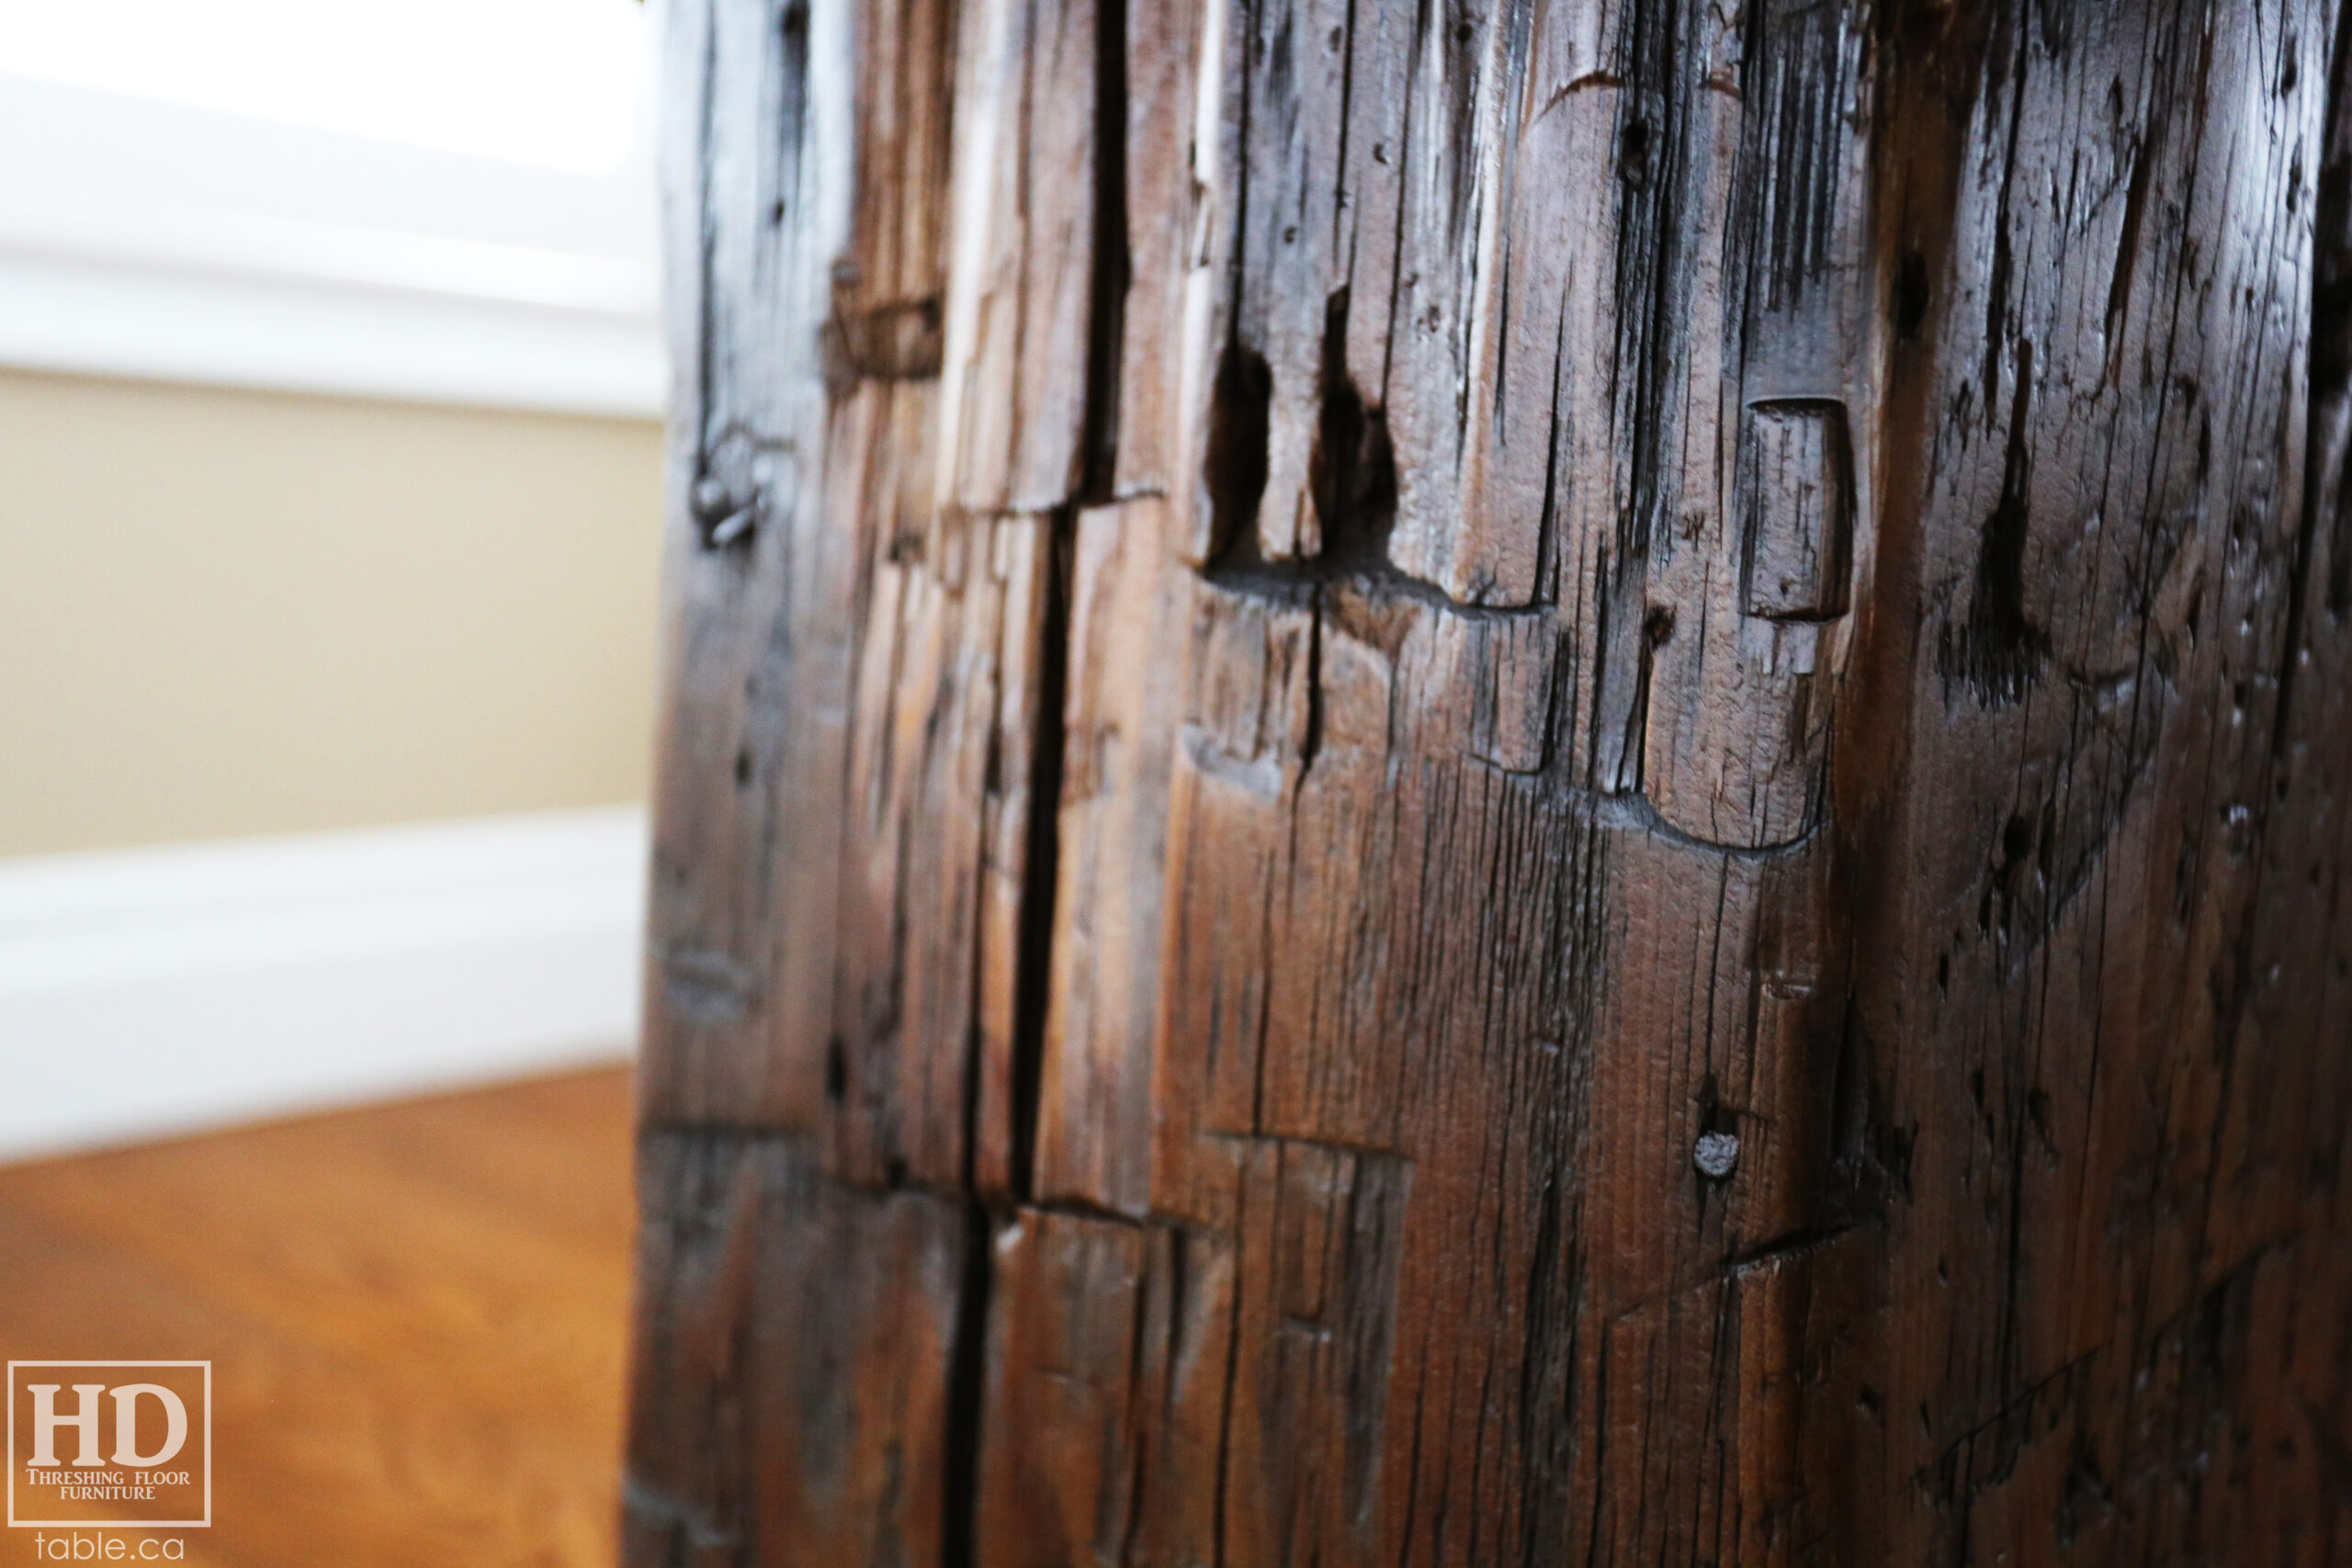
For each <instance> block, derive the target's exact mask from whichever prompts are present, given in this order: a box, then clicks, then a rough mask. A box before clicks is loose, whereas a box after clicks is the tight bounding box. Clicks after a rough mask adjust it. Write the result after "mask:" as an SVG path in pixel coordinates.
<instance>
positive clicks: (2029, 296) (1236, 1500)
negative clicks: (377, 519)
mask: <svg viewBox="0 0 2352 1568" xmlns="http://www.w3.org/2000/svg"><path fill="white" fill-rule="evenodd" d="M674 9H675V13H676V14H675V17H674V18H673V29H672V37H671V40H670V45H669V56H670V69H671V78H672V91H671V98H672V110H671V112H672V117H673V121H672V128H671V130H670V132H669V146H670V149H671V158H670V175H671V186H672V220H671V233H672V236H673V254H672V261H673V277H674V279H675V282H676V285H677V287H676V288H675V290H674V294H675V299H676V301H677V306H676V309H677V319H676V322H675V337H676V341H677V344H678V348H679V359H680V369H681V377H680V398H679V404H678V410H677V414H676V418H675V422H674V429H675V432H676V446H675V455H674V461H673V485H672V504H673V526H672V548H671V583H672V587H671V604H672V606H673V622H672V637H671V664H672V689H673V701H672V704H671V707H670V716H669V720H668V726H667V729H666V731H665V741H664V751H663V765H662V784H661V795H662V798H661V802H660V811H659V829H658V834H657V840H658V843H657V864H656V873H657V876H656V903H655V917H656V929H655V937H654V941H655V953H654V959H655V981H654V984H653V987H652V993H651V1000H650V1011H649V1024H650V1027H649V1046H648V1051H649V1060H648V1067H647V1071H646V1075H645V1086H646V1087H645V1099H644V1106H643V1110H644V1121H645V1133H644V1140H645V1141H644V1151H645V1156H644V1162H643V1189H644V1197H645V1203H646V1210H647V1215H646V1240H645V1243H644V1250H643V1255H642V1261H641V1266H640V1267H641V1285H640V1290H641V1302H640V1309H639V1339H638V1352H637V1364H638V1371H637V1409H638V1416H637V1420H636V1423H635V1426H634V1428H633V1438H632V1459H631V1472H632V1483H631V1489H630V1493H629V1505H628V1530H627V1537H628V1541H629V1552H630V1557H631V1561H632V1562H639V1563H645V1564H653V1563H673V1562H742V1563H749V1562H762V1563H787V1562H790V1563H799V1562H809V1563H827V1564H831V1563H843V1564H848V1563H866V1562H872V1563H884V1562H888V1563H903V1562H930V1561H933V1560H934V1559H935V1560H937V1561H939V1562H942V1563H944V1564H947V1565H948V1568H961V1565H964V1564H1006V1565H1013V1564H1019V1565H1023V1568H1033V1565H1040V1564H1046V1563H1078V1562H1087V1563H1104V1564H1110V1563H1119V1564H1136V1565H1143V1564H1167V1565H1170V1568H1181V1565H1191V1564H1211V1563H1216V1564H1229V1565H1232V1568H1257V1565H1260V1564H1268V1565H1272V1564H1282V1563H1296V1564H1302V1565H1303V1564H1308V1563H1316V1562H1320V1563H1325V1564H1340V1563H1365V1564H1371V1563H1375V1562H1376V1563H1380V1564H1384V1565H1388V1564H1393V1565H1397V1568H1418V1565H1432V1568H1434V1565H1438V1564H1485V1563H1502V1562H1510V1563H1531V1562H1544V1563H1552V1562H1587V1563H1620V1562H1623V1563H1635V1562H1641V1563H1648V1562H1675V1563H1701V1562H1704V1563H1713V1564H1727V1563H1731V1562H1764V1563H1781V1562H1786V1563H1798V1562H1803V1563H1832V1564H1834V1563H1841V1562H1850V1563H1857V1564H1867V1563H1879V1562H1906V1563H1907V1562H1950V1563H1991V1562H2052V1563H2059V1562H2071V1563H2094V1562H2096V1563H2107V1562H2241V1561H2243V1562H2293V1563H2312V1564H2317V1563H2325V1562H2342V1561H2348V1560H2352V1481H2347V1478H2352V1329H2348V1328H2347V1326H2346V1325H2347V1322H2352V1197H2347V1196H2346V1181H2345V1179H2344V1176H2345V1173H2344V1169H2343V1164H2344V1158H2345V1156H2346V1125H2347V1117H2352V1053H2347V1039H2346V1030H2347V1024H2346V1020H2347V1018H2352V995H2347V991H2348V990H2352V928H2346V927H2344V926H2341V925H2339V924H2338V922H2337V920H2336V918H2335V908H2336V903H2337V899H2338V896H2339V893H2340V892H2341V891H2342V890H2343V889H2344V888H2345V887H2346V868H2347V863H2346V844H2345V842H2344V835H2345V833H2346V831H2347V828H2348V825H2347V823H2346V819H2345V816H2344V813H2343V808H2342V807H2341V806H2340V804H2339V796H2340V795H2341V794H2342V792H2343V790H2344V788H2345V787H2346V785H2345V784H2344V783H2343V781H2344V780H2345V778H2346V776H2347V775H2352V711H2347V709H2346V704H2347V702H2352V699H2347V698H2346V696H2345V695H2344V694H2345V692H2346V687H2347V678H2352V668H2346V666H2347V664H2352V637H2347V636H2346V626H2345V624H2344V621H2345V616H2346V614H2347V612H2352V589H2347V588H2346V584H2347V583H2352V565H2347V564H2346V563H2352V531H2347V530H2346V525H2344V524H2343V523H2342V521H2341V519H2342V518H2343V516H2344V515H2345V514H2346V512H2347V510H2352V503H2348V502H2347V497H2346V493H2345V491H2346V484H2347V483H2348V482H2352V481H2347V479H2346V474H2347V472H2352V306H2347V304H2346V291H2347V290H2352V63H2347V60H2348V59H2352V45H2347V44H2346V42H2345V41H2344V39H2343V38H2342V36H2341V32H2342V29H2341V28H2340V26H2339V18H2338V17H2337V15H2336V11H2335V6H2332V5H2330V4H2328V3H2327V0H2266V3H2256V0H2131V3H2129V4H2122V5H2115V6H2069V5H2064V4H2059V3H2056V0H1986V3H1985V4H1983V5H1965V4H1961V5H1938V4H1932V3H1929V0H1875V3H1873V0H1748V3H1747V4H1746V5H1744V6H1720V5H1716V4H1712V3H1708V0H1578V3H1566V0H1558V3H1555V0H1510V3H1507V4H1501V5H1498V6H1487V7H1473V6H1464V5H1456V4H1450V3H1449V4H1442V5H1441V4H1430V5H1427V6H1406V5H1369V4H1362V3H1356V0H887V3H884V4H879V5H869V6H856V5H851V4H849V3H848V0H684V3H682V4H681V5H680V6H677V7H675V8H674Z"/></svg>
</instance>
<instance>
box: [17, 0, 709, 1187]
mask: <svg viewBox="0 0 2352 1568" xmlns="http://www.w3.org/2000/svg"><path fill="white" fill-rule="evenodd" d="M655 19H656V18H655V17H651V16H649V14H648V12H647V10H646V8H645V7H643V6H640V5H639V4H638V3H637V0H401V4H399V5H390V4H377V3H372V0H206V4H204V5H201V6H191V5H188V4H186V0H74V4H71V5H58V4H55V3H54V0H0V1086H5V1092H0V1161H6V1160H21V1159H25V1158H28V1157H32V1156H40V1155H50V1154H55V1153H59V1152H63V1151H69V1150H74V1149H81V1148H87V1147H95V1146H103V1145H111V1144H117V1143H121V1142H124V1141H127V1140H131V1139H137V1138H144V1137H151V1136H154V1135H158V1134H170V1133H181V1132H187V1131H191V1130H197V1129H201V1128H206V1127H213V1126H220V1125H227V1124H232V1123H235V1122H241V1121H244V1120H249V1119H251V1118H254V1117H256V1116H264V1115H272V1114H279V1113H284V1112H287V1111H300V1110H305V1109H311V1108H316V1107H322V1106H331V1105H337V1104H344V1103H350V1102H355V1101H358V1100H368V1099H373V1098H379V1097H382V1096H385V1095H390V1094H399V1093H408V1092H414V1091H418V1090H423V1089H435V1088H445V1087H448V1086H452V1085H459V1084H465V1083H470V1082H478V1081H486V1080H490V1079H494V1078H498V1077H511V1076H513V1075H515V1074H517V1073H521V1072H526V1071H530V1070H534V1069H537V1068H546V1067H552V1066H566V1065H571V1064H577V1063H583V1062H594V1061H598V1060H616V1059H618V1058H619V1057H620V1055H622V1054H623V1053H625V1052H626V1050H627V1049H628V1043H629V1036H630V1033H631V1032H632V1030H633V1028H634V1026H635V1015H636V986H637V978H636V973H637V971H636V964H637V951H638V945H639V942H638V919H639V914H638V906H639V897H640V888H641V880H642V862H643V858H644V848H643V842H644V825H643V812H642V807H641V802H642V800H643V797H644V794H645V788H646V782H647V776H648V772H649V759H650V746H651V736H652V723H653V720H652V688H653V666H654V643H655V627H656V607H655V601H656V575H657V571H656V562H657V547H658V533H659V511H660V485H661V432H660V425H659V419H660V414H661V410H662V400H663V390H664V379H665V376H666V371H665V369H664V366H663V359H662V344H661V337H660V333H659V328H658V323H657V319H656V318H657V299H658V292H659V291H658V276H657V267H656V265H655V249H656V247H655V239H654V235H655V222H654V216H655V199H654V193H653V185H652V177H651V158H650V141H651V130H652V122H653V119H654V113H653V107H654V106H653V91H652V87H653V82H652V63H651V55H652V36H651V34H652V28H653V25H654V21H655Z"/></svg>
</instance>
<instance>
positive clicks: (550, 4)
mask: <svg viewBox="0 0 2352 1568" xmlns="http://www.w3.org/2000/svg"><path fill="white" fill-rule="evenodd" d="M649 47H650V24H649V21H648V18H647V17H646V15H645V7H644V6H641V5H639V3H638V0H201V3H200V4H199V3H196V0H66V3H61V0H0V71H6V72H13V73H17V74H19V75H26V76H39V77H46V78H48V79H50V80H52V81H57V82H65V83H71V84H73V85H76V86H84V87H96V88H101V89H104V90H107V91H112V92H119V93H132V94H137V95H140V96H144V97H151V98H162V99H166V100H169V101H172V102H175V103H182V104H191V105H195V106H198V107H204V108H211V109H225V110H229V111H232V112H234V113H238V114H246V115H257V116H260V117H263V118H268V119H276V120H287V121H292V122H294V123H296V124H300V125H308V126H315V127H318V128H321V129H323V130H336V131H342V132H345V133H347V134H350V135H355V136H365V137H372V138H375V139H378V140H381V141H400V142H407V143H410V144H412V145H415V146H423V147H432V148H437V149H441V150H444V151H447V152H468V153H473V154H476V155H479V156H481V157H485V158H495V159H501V160H503V161H506V162H510V163H516V164H534V165H537V166H539V167H542V168H554V169H565V170H571V171H576V172H579V173H582V174H603V173H605V172H607V171H610V170H612V169H614V168H616V167H617V166H618V165H619V164H622V163H623V162H624V161H625V160H626V159H627V157H628V154H629V152H630V151H631V148H632V146H633V144H634V143H635V142H636V140H637V136H638V131H639V118H640V117H641V116H642V115H643V114H644V113H645V108H646V106H645V101H644V100H645V98H646V86H647V69H648V67H647V63H646V56H647V52H648V50H649ZM0 90H5V89H0Z"/></svg>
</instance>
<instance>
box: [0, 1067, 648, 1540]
mask: <svg viewBox="0 0 2352 1568" xmlns="http://www.w3.org/2000/svg"><path fill="white" fill-rule="evenodd" d="M629 1111H630V1105H629V1089H628V1075H627V1074H626V1073H625V1072H622V1071H617V1070H614V1071H603V1072H596V1073H585V1074H579V1075H574V1076H571V1077H560V1078H550V1079H543V1080H539V1081H537V1082H533V1083H529V1084H525V1085H520V1086H515V1087H508V1088H501V1089H492V1090H486V1091H481V1092H476V1093H469V1094H462V1095H453V1096H449V1097H447V1098H442V1099H435V1100H419V1101H412V1102H407V1103H402V1104H398V1105H391V1106H384V1107H374V1108H369V1109H367V1110H362V1111H347V1112H341V1113H337V1114H333V1115H326V1116H319V1117H312V1118H308V1119H305V1120H301V1121H295V1122H281V1123H277V1124H273V1125H269V1126H266V1127H259V1128H254V1129H248V1130H241V1131H237V1132H232V1133H226V1134H215V1135H211V1136H207V1137H201V1138H190V1139H187V1140H183V1141H179V1142H174V1143H169V1144H156V1145H145V1146H141V1147H138V1148H132V1149H127V1150H122V1151H119V1152H113V1153H107V1154H102V1155H95V1156H83V1157H78V1158H74V1159H65V1160H56V1161H51V1162H48V1163H44V1164H39V1165H28V1166H18V1167H15V1168H0V1353H4V1354H5V1356H6V1358H9V1359H65V1358H73V1359H210V1360H211V1361H212V1363H213V1389H214V1393H213V1399H214V1436H213V1442H214V1478H215V1479H214V1510H213V1517H214V1524H213V1527H212V1528H211V1529H209V1530H206V1529H193V1530H188V1531H186V1532H184V1533H185V1536H186V1539H187V1549H186V1550H187V1559H186V1560H187V1562H201V1563H212V1564H221V1565H230V1564H233V1565H235V1568H279V1565H281V1564H282V1565H284V1568H297V1565H300V1568H317V1565H322V1564H335V1565H340V1568H377V1565H382V1568H393V1565H398V1568H424V1565H427V1564H430V1565H433V1568H442V1565H446V1564H455V1563H465V1564H509V1563H513V1564H524V1563H527V1564H549V1565H555V1564H561V1565H565V1568H570V1565H573V1564H608V1563H610V1562H612V1561H613V1557H614V1551H615V1544H614V1543H615V1517H616V1489H617V1486H618V1476H619V1456H620V1439H621V1416H622V1404H621V1391H622V1363H623V1359H624V1341H625V1333H626V1328H627V1317H628V1258H629V1243H630V1224H631V1203H632V1198H631V1193H630V1183H629ZM161 1533H171V1532H161ZM31 1535H32V1532H31V1531H28V1530H22V1529H18V1530H5V1531H0V1568H13V1565H14V1564H17V1563H19V1562H33V1561H34V1560H35V1559H34V1550H33V1544H32V1540H31V1539H30V1538H31ZM131 1539H133V1540H136V1539H137V1537H132V1538H131Z"/></svg>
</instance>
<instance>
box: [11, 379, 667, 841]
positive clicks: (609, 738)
mask: <svg viewBox="0 0 2352 1568" xmlns="http://www.w3.org/2000/svg"><path fill="white" fill-rule="evenodd" d="M660 489H661V433H660V431H659V429H658V427H656V426H654V425H652V424H650V423H636V422H629V421H618V420H593V419H576V418H556V417H540V416H536V415H528V414H515V413H497V412H481V411H477V410H468V409H446V408H425V407H412V406H407V405H401V404H392V403H370V402H359V401H345V400H331V399H320V398H305V397H290V396H278V395H274V394H268V393H253V392H233V391H221V390H214V389H193V388H184V387H167V386H155V385H148V384H143V383H135V382H127V381H101V380H85V379H78V378H66V377H51V376H37V375H25V374H13V373H0V854H20V853H28V852H49V851H62V850H79V849H91V848H98V847H106V846H114V845H128V844H137V843H153V842H159V841H168V840H187V839H203V838H215V837H221V836H229V835H242V834H253V833H274V832H287V831H297V830H303V829H325V828H343V827H358V826H364V825H371V824H378V823H390V822H404V821H415V820H422V819H427V818H444V817H458V816H471V815H476V814H481V813H489V812H502V811H524V810H532V809H537V808H543V807H568V806H590V805H602V804H608V803H618V802H625V801H631V800H637V799H640V798H642V797H643V794H644V790H645V785H646V778H647V773H648V762H649V757H650V743H651V727H652V685H653V660H654V642H655V581H656V574H657V558H658V553H659V543H660V540H659V521H658V519H659V510H660Z"/></svg>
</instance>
